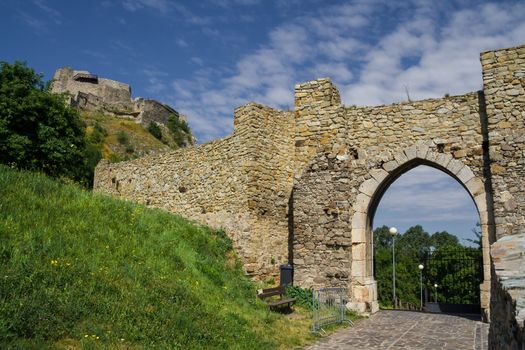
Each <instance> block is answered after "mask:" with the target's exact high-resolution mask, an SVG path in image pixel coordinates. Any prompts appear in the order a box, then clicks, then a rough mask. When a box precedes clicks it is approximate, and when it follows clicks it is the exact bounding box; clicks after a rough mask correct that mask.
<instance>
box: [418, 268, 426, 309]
mask: <svg viewBox="0 0 525 350" xmlns="http://www.w3.org/2000/svg"><path fill="white" fill-rule="evenodd" d="M418 268H419V297H420V301H421V302H420V306H419V308H420V310H423V269H424V268H425V267H424V266H423V264H419V265H418Z"/></svg>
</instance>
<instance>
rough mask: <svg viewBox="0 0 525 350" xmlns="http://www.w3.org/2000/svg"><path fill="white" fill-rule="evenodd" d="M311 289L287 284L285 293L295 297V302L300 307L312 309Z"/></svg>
mask: <svg viewBox="0 0 525 350" xmlns="http://www.w3.org/2000/svg"><path fill="white" fill-rule="evenodd" d="M312 293H313V290H312V289H311V288H301V287H299V286H292V285H290V286H287V287H286V295H287V296H289V297H291V298H295V299H296V304H297V305H301V306H302V307H304V308H306V309H308V310H312V305H313V304H312V303H313V299H312V298H313V294H312Z"/></svg>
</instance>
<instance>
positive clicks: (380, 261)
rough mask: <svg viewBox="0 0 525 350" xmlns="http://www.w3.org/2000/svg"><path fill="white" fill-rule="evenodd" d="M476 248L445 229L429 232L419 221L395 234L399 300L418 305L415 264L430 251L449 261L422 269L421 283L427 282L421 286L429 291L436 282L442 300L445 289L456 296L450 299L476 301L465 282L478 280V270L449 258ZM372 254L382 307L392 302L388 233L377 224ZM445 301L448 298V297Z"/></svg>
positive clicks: (418, 273)
mask: <svg viewBox="0 0 525 350" xmlns="http://www.w3.org/2000/svg"><path fill="white" fill-rule="evenodd" d="M476 250H478V248H472V247H464V246H462V245H461V244H460V243H459V241H458V239H457V237H456V236H454V235H451V234H450V233H448V232H446V231H443V232H436V233H434V234H433V235H429V234H428V232H426V231H425V230H424V229H423V227H421V226H420V225H416V226H413V227H410V228H409V229H408V230H407V231H406V232H405V233H404V234H399V235H397V236H396V238H395V256H396V295H397V297H398V298H400V299H402V300H403V302H408V303H409V304H412V305H414V306H418V305H419V303H420V289H419V288H420V287H419V286H420V271H419V269H418V265H419V264H420V263H424V260H425V257H426V256H427V254H430V253H431V252H432V254H433V255H432V256H433V257H434V258H436V259H437V258H439V259H444V260H445V261H448V260H447V259H449V263H448V265H446V264H444V265H442V266H441V268H440V269H436V268H433V269H431V270H428V271H427V270H425V274H427V276H428V281H425V283H428V284H429V285H426V286H425V287H426V288H427V289H428V290H432V291H433V290H434V287H433V284H434V283H437V284H438V285H439V286H440V287H439V288H440V289H441V291H442V293H441V297H440V298H441V300H442V301H443V296H444V295H445V293H446V295H454V296H456V297H455V298H452V299H451V300H452V301H453V302H457V303H465V304H476V303H479V299H478V294H477V290H476V289H475V288H469V286H477V285H479V283H481V280H480V274H479V271H476V270H475V269H474V268H473V267H472V266H470V267H469V266H468V265H466V266H465V267H458V266H457V264H455V263H454V262H453V258H454V257H455V256H457V254H465V255H468V254H471V253H472V251H476ZM374 258H375V263H374V267H375V278H376V281H377V289H378V299H379V303H380V304H381V305H382V306H383V307H387V308H389V307H392V306H393V296H392V288H393V286H392V237H391V236H390V234H389V232H388V227H386V226H382V227H378V228H377V229H376V230H375V231H374ZM458 268H461V270H458ZM458 280H461V281H468V282H469V283H458V282H457V281H458ZM430 281H432V282H430ZM430 284H431V285H430ZM476 288H477V287H476ZM438 297H439V293H438ZM439 300H440V299H439V298H438V301H439ZM448 302H451V301H450V300H448Z"/></svg>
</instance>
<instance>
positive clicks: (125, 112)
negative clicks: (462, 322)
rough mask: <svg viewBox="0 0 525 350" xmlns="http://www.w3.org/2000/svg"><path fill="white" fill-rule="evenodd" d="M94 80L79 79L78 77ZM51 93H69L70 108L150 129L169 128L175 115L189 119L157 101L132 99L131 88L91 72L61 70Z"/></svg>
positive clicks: (54, 77)
mask: <svg viewBox="0 0 525 350" xmlns="http://www.w3.org/2000/svg"><path fill="white" fill-rule="evenodd" d="M79 75H80V76H84V77H86V76H87V77H89V76H92V77H93V78H92V79H80V80H79V79H78V78H77V77H78V76H79ZM51 91H52V92H55V93H67V94H69V96H70V100H69V104H70V105H72V106H75V107H78V108H80V109H83V110H91V111H96V110H101V111H103V112H104V113H106V114H110V115H113V116H116V117H120V118H126V119H132V120H134V121H135V122H137V123H138V124H141V125H143V126H144V127H148V126H149V124H150V123H151V122H155V123H157V124H162V125H167V121H168V117H169V116H170V115H176V116H177V117H179V118H180V119H182V120H187V118H186V117H185V116H183V115H181V114H180V113H178V112H177V111H176V110H175V109H173V108H172V107H170V106H168V105H165V104H162V103H160V102H158V101H156V100H152V99H144V98H141V97H137V98H135V99H133V100H132V99H131V87H130V86H129V85H128V84H125V83H121V82H118V81H115V80H111V79H105V78H99V77H96V76H94V75H92V74H90V73H89V72H88V71H80V70H74V69H72V68H69V67H65V68H60V69H58V70H57V71H56V72H55V75H54V76H53V83H52V85H51Z"/></svg>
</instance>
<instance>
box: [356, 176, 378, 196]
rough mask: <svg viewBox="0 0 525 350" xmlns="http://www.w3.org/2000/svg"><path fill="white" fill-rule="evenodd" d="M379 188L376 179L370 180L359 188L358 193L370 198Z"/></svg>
mask: <svg viewBox="0 0 525 350" xmlns="http://www.w3.org/2000/svg"><path fill="white" fill-rule="evenodd" d="M378 186H379V183H378V182H377V180H376V179H374V178H371V179H368V180H366V181H364V182H363V183H362V184H361V186H359V192H361V193H364V194H366V195H368V196H370V197H372V196H373V195H374V193H375V191H376V189H377V187H378Z"/></svg>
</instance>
